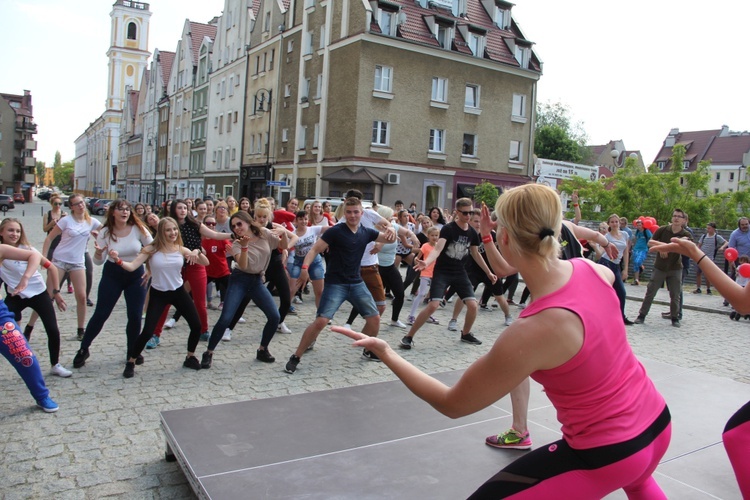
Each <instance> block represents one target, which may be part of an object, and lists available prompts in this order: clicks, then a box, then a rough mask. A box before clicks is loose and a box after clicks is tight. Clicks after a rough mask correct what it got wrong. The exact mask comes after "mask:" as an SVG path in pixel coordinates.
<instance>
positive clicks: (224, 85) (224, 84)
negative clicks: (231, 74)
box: [221, 78, 227, 99]
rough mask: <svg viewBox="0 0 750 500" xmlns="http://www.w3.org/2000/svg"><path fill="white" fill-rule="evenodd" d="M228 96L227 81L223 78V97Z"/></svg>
mask: <svg viewBox="0 0 750 500" xmlns="http://www.w3.org/2000/svg"><path fill="white" fill-rule="evenodd" d="M226 96H227V81H226V79H224V78H222V79H221V98H222V99H224V98H225V97H226Z"/></svg>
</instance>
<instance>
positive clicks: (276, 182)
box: [266, 181, 286, 187]
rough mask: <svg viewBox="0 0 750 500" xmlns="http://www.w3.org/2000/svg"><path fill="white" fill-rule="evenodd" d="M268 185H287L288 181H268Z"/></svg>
mask: <svg viewBox="0 0 750 500" xmlns="http://www.w3.org/2000/svg"><path fill="white" fill-rule="evenodd" d="M266 186H276V187H286V181H266Z"/></svg>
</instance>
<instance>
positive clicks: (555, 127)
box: [534, 102, 591, 163]
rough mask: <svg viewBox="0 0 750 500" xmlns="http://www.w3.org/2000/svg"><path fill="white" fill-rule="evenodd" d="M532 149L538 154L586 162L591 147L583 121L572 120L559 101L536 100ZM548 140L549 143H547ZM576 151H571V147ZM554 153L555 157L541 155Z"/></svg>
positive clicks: (557, 158)
mask: <svg viewBox="0 0 750 500" xmlns="http://www.w3.org/2000/svg"><path fill="white" fill-rule="evenodd" d="M534 129H535V136H536V137H535V139H534V153H535V154H536V155H537V156H538V157H539V158H546V159H550V160H559V161H570V162H574V163H590V161H591V151H590V150H589V148H588V147H587V146H586V144H587V142H588V136H587V134H586V132H585V130H584V128H583V122H580V121H579V122H575V123H574V122H573V121H572V120H571V118H570V109H568V107H567V106H566V105H564V104H562V103H559V102H556V103H549V102H545V103H538V104H537V110H536V123H535V124H534ZM548 143H549V144H548ZM574 149H575V150H576V151H577V152H573V150H574ZM546 154H555V155H557V156H556V157H552V156H545V155H546Z"/></svg>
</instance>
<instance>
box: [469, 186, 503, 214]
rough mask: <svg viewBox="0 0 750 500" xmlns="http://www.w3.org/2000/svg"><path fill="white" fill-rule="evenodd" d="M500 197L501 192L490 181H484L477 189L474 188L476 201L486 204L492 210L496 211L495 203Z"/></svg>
mask: <svg viewBox="0 0 750 500" xmlns="http://www.w3.org/2000/svg"><path fill="white" fill-rule="evenodd" d="M499 197H500V192H499V191H498V189H497V187H495V185H494V184H492V183H491V182H489V181H486V180H483V181H482V182H481V184H477V187H476V188H474V201H475V202H476V203H484V204H485V205H487V206H488V207H489V209H490V210H494V209H495V203H496V202H497V199H498V198H499Z"/></svg>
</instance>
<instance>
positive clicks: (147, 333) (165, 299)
mask: <svg viewBox="0 0 750 500" xmlns="http://www.w3.org/2000/svg"><path fill="white" fill-rule="evenodd" d="M170 305H173V306H174V308H175V309H177V311H178V312H179V313H180V314H181V315H182V316H184V317H185V320H187V323H188V325H189V326H190V336H189V337H188V352H195V349H196V348H197V347H198V341H199V340H200V336H201V320H200V318H199V317H198V311H197V310H196V309H195V304H194V303H193V301H192V299H191V298H190V295H189V294H188V293H187V292H186V291H185V287H184V286H180V288H178V289H177V290H170V291H168V292H162V291H160V290H157V289H155V288H153V287H152V288H151V290H150V292H149V299H148V307H147V308H146V320H145V321H144V323H143V331H141V334H140V335H139V336H138V339H137V340H136V342H135V348H134V350H133V352H131V353H129V354H128V357H129V358H131V359H134V358H137V357H138V356H139V355H140V354H141V352H143V349H145V348H146V344H147V343H148V341H149V339H150V338H151V336H152V335H153V334H154V331H155V330H156V325H157V324H158V323H159V318H160V317H161V315H162V314H163V313H164V309H165V308H167V307H169V306H170Z"/></svg>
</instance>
